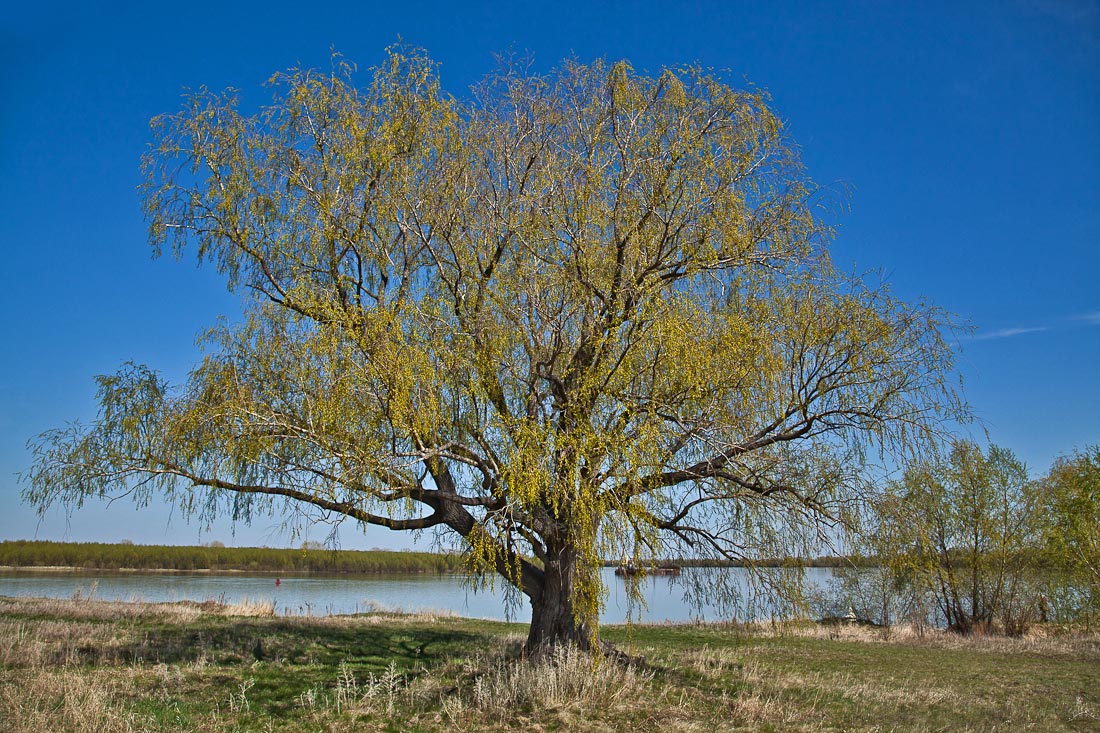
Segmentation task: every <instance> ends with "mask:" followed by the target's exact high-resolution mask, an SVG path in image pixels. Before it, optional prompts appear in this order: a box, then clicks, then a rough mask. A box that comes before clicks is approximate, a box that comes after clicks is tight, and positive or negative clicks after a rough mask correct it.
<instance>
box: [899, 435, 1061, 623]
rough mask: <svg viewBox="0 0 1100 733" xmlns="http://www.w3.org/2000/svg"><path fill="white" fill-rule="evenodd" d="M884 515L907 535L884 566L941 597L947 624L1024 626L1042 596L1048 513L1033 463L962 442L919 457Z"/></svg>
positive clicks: (996, 449)
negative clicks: (1043, 515)
mask: <svg viewBox="0 0 1100 733" xmlns="http://www.w3.org/2000/svg"><path fill="white" fill-rule="evenodd" d="M890 493H891V495H892V500H889V501H887V502H885V503H884V504H883V506H884V507H886V508H887V509H886V511H885V512H884V513H883V514H882V524H883V526H884V527H885V528H886V529H887V531H888V532H889V533H890V536H892V537H894V538H895V539H896V540H897V541H896V544H895V545H894V547H893V551H892V552H891V551H890V550H889V549H887V551H886V556H885V558H884V562H883V565H884V566H886V567H888V568H889V569H890V572H891V573H892V574H893V575H894V576H895V578H897V579H898V580H899V581H904V582H907V583H910V584H912V585H913V586H914V587H915V589H916V590H917V591H918V592H919V591H921V590H922V589H927V591H929V592H930V593H931V595H932V596H933V597H934V598H935V599H936V603H937V605H938V608H939V612H940V615H941V616H942V618H943V620H944V621H945V622H946V623H947V627H948V628H949V629H951V630H953V631H957V632H959V633H971V632H973V631H976V630H984V629H989V628H991V627H992V625H993V623H994V622H997V623H999V624H1000V625H1001V627H1002V629H1003V630H1004V631H1006V632H1008V633H1020V632H1022V631H1023V630H1024V628H1026V626H1027V624H1028V623H1029V622H1030V621H1031V620H1032V619H1033V618H1034V616H1035V613H1036V611H1037V603H1038V599H1039V582H1038V580H1039V578H1038V577H1037V576H1036V570H1037V567H1036V562H1035V561H1036V560H1037V559H1038V555H1037V553H1036V548H1037V545H1038V540H1039V528H1040V519H1039V511H1038V503H1037V501H1036V495H1035V492H1034V490H1033V486H1032V485H1031V483H1030V481H1029V480H1028V476H1027V468H1026V467H1025V466H1024V464H1023V463H1022V462H1021V461H1020V460H1019V459H1017V458H1016V456H1015V455H1014V454H1013V453H1012V452H1011V451H1009V450H1007V449H1005V448H1001V447H998V446H995V445H993V446H990V447H989V449H988V451H987V452H986V453H984V454H983V452H982V450H981V448H980V447H979V446H978V445H976V444H975V443H973V442H970V441H965V440H963V441H958V442H956V443H955V444H954V446H953V447H952V448H951V450H950V452H949V453H948V454H947V455H946V456H944V457H941V458H934V459H929V460H924V461H919V462H917V463H915V464H913V465H911V466H910V467H909V468H908V469H906V471H905V475H904V477H903V478H902V480H901V481H900V482H898V483H897V484H896V485H895V486H894V487H893V488H892V491H891V492H890Z"/></svg>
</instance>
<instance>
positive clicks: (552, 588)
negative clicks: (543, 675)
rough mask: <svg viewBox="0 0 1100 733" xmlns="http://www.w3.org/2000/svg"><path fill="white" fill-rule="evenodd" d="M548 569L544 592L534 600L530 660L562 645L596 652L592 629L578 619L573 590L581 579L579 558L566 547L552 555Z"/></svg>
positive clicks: (533, 598)
mask: <svg viewBox="0 0 1100 733" xmlns="http://www.w3.org/2000/svg"><path fill="white" fill-rule="evenodd" d="M550 557H551V558H552V559H551V560H550V561H548V562H547V563H546V565H545V568H544V571H543V572H544V576H543V586H542V592H541V593H540V594H537V595H536V596H534V597H532V600H531V630H530V633H528V635H527V644H526V645H525V646H524V653H525V654H526V655H527V656H530V657H538V656H542V655H543V654H546V653H547V652H549V651H551V650H553V649H554V648H555V647H559V646H572V647H575V648H578V649H582V650H584V651H592V648H593V646H594V643H595V642H594V634H593V630H592V628H591V627H590V626H589V625H588V624H587V623H585V622H583V621H579V620H578V619H577V617H576V613H575V608H574V606H573V598H572V593H573V588H574V583H575V582H576V580H577V556H576V552H575V551H573V550H572V549H571V548H568V547H562V548H559V549H558V551H557V552H555V553H553V554H550Z"/></svg>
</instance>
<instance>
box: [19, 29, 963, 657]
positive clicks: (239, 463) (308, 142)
mask: <svg viewBox="0 0 1100 733" xmlns="http://www.w3.org/2000/svg"><path fill="white" fill-rule="evenodd" d="M272 85H273V87H274V89H275V96H274V100H273V103H272V104H271V106H269V107H267V108H266V109H264V110H263V111H262V112H261V113H259V114H256V115H246V114H242V113H241V112H240V111H239V107H238V103H237V99H236V97H235V95H234V94H233V93H226V94H213V93H209V92H206V91H201V92H199V93H197V94H194V95H192V96H190V97H189V98H188V99H187V101H186V103H185V105H184V108H183V109H182V111H180V112H179V113H177V114H174V115H166V116H163V117H159V118H157V119H156V120H155V123H154V132H155V136H156V137H155V141H154V144H153V146H152V148H151V150H150V152H149V154H148V156H147V157H146V161H145V171H146V174H147V184H146V189H145V204H146V210H147V212H148V215H149V217H150V220H151V223H152V241H153V244H154V246H155V247H156V248H157V251H160V248H161V247H163V246H170V247H171V250H172V251H173V252H174V253H176V254H177V255H178V254H181V253H183V252H184V251H185V250H187V249H193V250H194V251H195V252H196V253H197V256H198V258H199V260H200V262H204V263H209V264H210V265H212V266H214V267H215V268H217V270H218V271H219V272H220V273H222V274H223V275H224V276H225V278H226V280H227V282H228V284H229V286H230V287H231V288H233V289H234V290H235V291H237V292H240V293H241V294H242V298H243V301H244V304H245V313H246V316H245V318H244V320H243V322H241V323H238V324H233V325H222V326H219V327H217V328H215V329H214V330H213V331H212V332H211V334H210V335H209V337H208V340H207V343H208V344H209V346H208V354H207V356H206V357H205V359H204V360H203V361H202V363H201V364H200V365H199V366H198V367H197V368H196V369H195V370H194V371H193V372H192V374H191V375H190V378H189V380H188V381H187V383H186V384H185V385H183V386H182V387H181V388H176V389H173V388H170V387H169V385H167V384H166V383H165V381H164V380H163V379H162V378H161V377H160V376H158V375H157V374H156V373H155V372H154V371H153V370H151V369H149V368H147V367H144V366H137V365H129V366H126V367H125V368H123V369H122V370H121V371H119V372H118V373H117V374H113V375H109V376H102V377H99V378H98V384H99V403H100V410H99V415H98V417H97V418H96V420H95V421H94V422H93V423H92V424H91V425H88V426H86V427H84V426H74V427H71V428H67V429H62V430H57V431H51V432H48V433H46V434H44V435H42V436H40V438H39V439H38V440H37V441H35V442H34V443H33V448H34V452H35V458H36V463H35V465H34V468H33V469H32V470H31V471H30V473H29V475H28V483H27V488H26V491H25V496H26V498H27V499H28V500H29V501H31V502H32V503H34V504H35V505H37V506H38V507H39V508H41V509H45V508H46V507H48V506H50V505H51V504H53V503H54V502H58V501H61V502H67V503H69V504H75V505H79V504H80V503H81V501H82V500H84V499H85V498H87V497H94V496H105V495H110V494H112V493H121V492H126V491H128V492H129V493H130V495H131V496H133V497H134V499H135V500H137V501H138V502H150V501H154V500H165V501H170V502H175V503H176V504H178V505H180V506H181V507H182V508H183V509H184V510H186V511H188V512H192V513H195V514H197V515H198V516H199V517H201V518H209V517H212V516H214V515H216V514H218V513H221V512H227V513H229V514H230V515H231V516H232V517H233V518H234V519H235V520H245V521H247V520H248V519H250V518H251V517H252V516H254V515H255V514H256V513H257V512H259V511H269V512H283V511H286V512H287V513H288V514H289V515H295V514H296V513H298V512H300V511H301V510H303V509H305V508H310V507H312V508H314V509H318V510H322V511H324V512H328V513H333V514H336V515H344V516H346V517H348V518H350V519H352V520H355V521H357V522H361V523H363V524H367V525H377V526H381V527H388V528H390V529H394V530H411V531H416V530H425V529H435V530H438V531H440V532H441V536H444V537H446V536H449V537H452V538H454V539H455V541H456V542H457V543H458V544H459V545H460V546H461V547H462V548H463V549H464V551H465V553H466V557H467V559H468V562H469V565H470V567H471V569H472V570H473V571H474V572H477V573H483V574H490V575H492V574H496V575H498V576H500V577H503V578H504V579H506V581H507V582H508V583H510V584H512V585H513V586H514V587H515V588H516V589H518V591H519V592H521V593H522V594H524V596H526V598H527V599H528V600H529V602H530V604H531V608H532V622H531V628H530V634H529V637H528V641H527V649H528V651H530V652H532V653H540V652H542V651H544V650H545V649H547V648H548V647H550V646H553V645H556V644H561V643H565V644H571V645H576V646H579V647H581V648H585V649H589V648H592V647H593V646H594V645H595V644H596V641H597V635H596V634H597V618H598V613H599V610H600V608H601V605H602V603H603V599H604V592H605V590H604V588H603V586H602V583H601V581H600V575H599V569H600V567H601V564H602V561H603V559H604V558H614V559H621V560H623V561H627V560H632V561H634V562H635V563H636V564H640V563H641V562H642V558H643V557H649V558H652V557H660V556H693V555H695V556H698V555H704V556H707V555H709V556H718V557H726V558H734V559H742V558H750V559H751V558H752V557H755V556H757V555H758V554H759V555H762V556H783V555H784V554H786V553H788V552H790V551H791V547H790V543H791V542H804V541H805V542H809V541H811V540H813V539H814V538H816V537H817V536H819V534H820V533H822V530H823V525H827V524H829V523H833V522H837V521H843V520H844V518H845V516H846V515H847V513H848V511H849V510H850V509H851V508H852V507H853V506H854V505H855V504H857V503H858V502H859V500H860V499H861V498H862V496H863V491H864V489H863V482H862V480H861V475H860V474H861V471H860V469H861V465H862V459H863V457H864V451H866V450H867V448H868V447H869V446H875V447H876V448H877V449H879V450H883V451H886V452H890V453H894V454H900V453H901V452H903V451H905V450H906V449H907V448H908V447H910V446H911V445H913V443H914V442H916V441H920V440H922V439H924V438H926V437H928V435H929V434H930V433H931V432H932V431H934V430H935V429H936V428H937V426H938V425H939V424H940V422H941V421H942V420H943V419H945V418H946V417H950V416H952V415H954V414H956V411H957V410H958V408H959V405H958V402H957V400H956V398H955V393H954V391H953V389H952V386H951V384H950V375H951V369H952V352H951V349H950V348H949V346H948V345H947V343H946V342H945V340H944V335H943V332H944V329H945V327H946V325H947V324H946V321H945V318H944V316H943V314H942V313H940V312H939V311H937V310H935V309H933V308H930V307H926V306H924V305H911V304H907V303H904V302H901V301H899V300H897V299H895V298H893V297H892V296H891V295H890V294H889V292H888V291H887V289H886V288H885V287H884V286H881V285H876V284H868V283H867V282H865V281H864V280H863V279H860V278H854V277H849V276H846V275H844V274H843V273H841V272H839V271H838V270H837V269H836V268H834V266H833V265H832V264H831V263H830V261H829V258H828V254H827V251H826V248H825V245H826V243H827V241H828V239H829V237H830V231H829V229H828V227H827V226H826V225H825V224H824V223H823V222H822V220H821V219H820V218H819V217H818V215H817V213H816V209H815V206H816V204H817V203H819V197H818V193H817V191H816V189H815V187H814V186H813V184H812V183H811V182H810V181H809V180H808V178H807V177H806V176H805V174H804V172H803V170H802V167H801V165H800V163H799V161H798V157H797V155H796V150H795V148H794V146H793V145H792V144H791V143H790V141H789V140H788V139H787V138H786V137H785V135H784V133H783V126H782V124H781V123H780V120H779V118H778V117H777V116H776V115H775V113H774V112H773V111H772V110H771V109H770V108H769V106H768V98H767V96H766V95H765V94H764V93H762V92H760V91H757V90H751V89H750V90H748V91H740V90H736V89H733V88H731V87H729V86H727V85H725V84H724V83H722V82H721V81H720V80H718V79H716V78H715V77H714V76H713V75H711V74H710V73H708V72H706V71H705V70H702V69H699V68H685V69H673V70H666V71H664V72H662V73H660V74H658V75H656V76H646V75H643V74H639V73H637V72H635V71H634V70H633V69H632V68H631V67H630V66H629V64H627V63H623V62H620V63H615V64H606V63H603V62H596V63H593V64H591V65H582V64H579V63H575V62H566V63H564V64H563V65H561V66H560V67H559V68H558V69H556V70H554V71H552V72H550V73H549V74H545V75H540V74H535V73H533V72H531V71H530V70H529V69H528V68H527V67H523V66H520V65H517V64H511V65H507V64H506V65H504V66H503V67H502V69H501V70H500V71H498V72H497V73H495V74H492V75H490V76H489V77H487V78H486V79H485V80H484V82H483V83H481V84H480V85H479V86H478V87H477V88H476V89H475V91H474V93H473V95H472V97H471V98H470V99H468V100H465V101H460V100H456V99H454V98H451V97H449V96H447V95H446V94H445V93H444V92H443V91H442V90H441V88H440V84H439V80H438V77H437V73H436V67H435V65H434V64H433V63H432V62H431V61H430V60H429V59H427V58H426V57H425V56H424V55H423V54H421V53H418V52H407V51H404V50H402V49H394V50H391V52H390V53H389V55H388V58H387V60H386V61H385V63H384V64H383V65H381V66H380V67H379V68H377V69H375V70H374V71H373V75H372V77H371V80H370V82H369V83H368V84H367V86H366V87H365V88H358V87H356V86H355V84H354V82H353V78H352V70H351V68H350V67H349V66H347V65H345V64H336V65H335V66H334V69H333V71H332V73H325V74H319V73H315V72H312V71H298V70H295V71H291V72H289V73H287V74H278V75H276V76H275V77H274V78H273V79H272ZM807 554H809V553H807Z"/></svg>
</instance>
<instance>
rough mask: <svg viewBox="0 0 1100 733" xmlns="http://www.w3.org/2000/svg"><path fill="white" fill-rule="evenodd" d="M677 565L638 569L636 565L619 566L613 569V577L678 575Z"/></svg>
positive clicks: (678, 568) (678, 567)
mask: <svg viewBox="0 0 1100 733" xmlns="http://www.w3.org/2000/svg"><path fill="white" fill-rule="evenodd" d="M679 574H680V566H679V565H670V564H665V565H657V566H654V567H644V566H643V567H639V566H637V565H620V566H619V567H617V568H615V575H619V576H627V575H679Z"/></svg>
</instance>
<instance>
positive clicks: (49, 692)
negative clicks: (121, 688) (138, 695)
mask: <svg viewBox="0 0 1100 733" xmlns="http://www.w3.org/2000/svg"><path fill="white" fill-rule="evenodd" d="M119 681H120V680H119V675H118V674H117V673H114V672H113V673H112V674H111V675H110V676H109V679H108V677H107V676H106V675H89V674H87V673H82V672H77V671H74V670H62V671H39V672H37V673H35V674H29V675H25V676H22V677H19V678H17V679H15V680H6V681H5V682H4V683H3V684H0V710H3V711H4V714H5V717H4V721H3V726H4V730H6V731H9V732H10V733H43V732H44V731H68V732H69V733H116V732H118V733H130V732H131V731H144V730H149V729H150V728H151V725H152V722H151V721H150V720H148V719H147V718H143V717H142V716H139V715H138V714H136V713H135V712H133V711H132V710H130V709H129V708H128V706H127V705H126V704H125V702H124V700H123V699H122V698H121V696H120V695H119V694H118V692H117V691H116V690H115V689H114V688H115V687H116V686H117V685H118V683H119Z"/></svg>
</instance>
